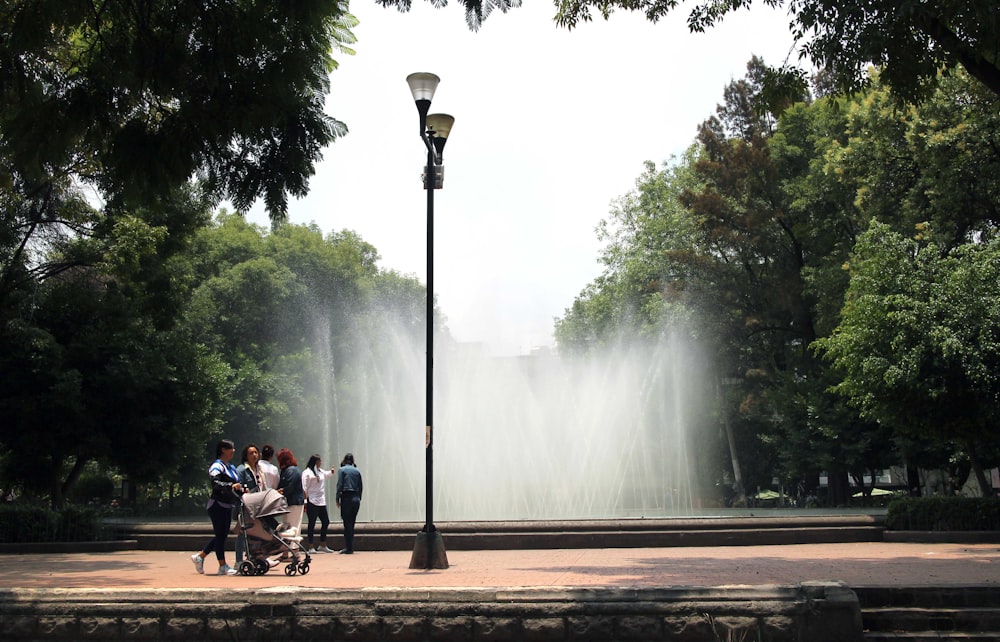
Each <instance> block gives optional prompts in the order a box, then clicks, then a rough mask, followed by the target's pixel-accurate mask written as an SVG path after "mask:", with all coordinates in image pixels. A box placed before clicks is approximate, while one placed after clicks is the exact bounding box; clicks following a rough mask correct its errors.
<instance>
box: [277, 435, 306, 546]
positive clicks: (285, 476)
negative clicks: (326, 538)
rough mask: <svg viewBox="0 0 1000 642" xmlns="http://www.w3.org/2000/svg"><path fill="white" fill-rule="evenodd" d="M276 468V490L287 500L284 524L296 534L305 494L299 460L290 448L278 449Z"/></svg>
mask: <svg viewBox="0 0 1000 642" xmlns="http://www.w3.org/2000/svg"><path fill="white" fill-rule="evenodd" d="M278 468H279V469H280V470H281V474H280V475H279V477H278V490H279V491H281V493H282V494H283V495H284V496H285V501H286V502H288V514H287V515H285V525H286V526H291V527H293V528H295V534H296V535H297V534H298V532H299V528H300V527H301V526H302V505H303V504H304V503H305V494H304V493H303V492H302V472H301V471H300V470H299V462H297V461H296V460H295V455H293V454H292V451H291V450H289V449H287V448H282V449H281V450H279V451H278Z"/></svg>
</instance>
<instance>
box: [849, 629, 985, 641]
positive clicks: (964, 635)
mask: <svg viewBox="0 0 1000 642" xmlns="http://www.w3.org/2000/svg"><path fill="white" fill-rule="evenodd" d="M864 639H865V640H866V641H869V640H870V641H872V642H874V641H877V640H893V641H895V642H904V641H905V642H940V641H941V640H961V641H962V642H997V640H1000V631H994V632H990V631H987V632H980V633H968V632H964V631H963V632H956V631H951V632H948V631H904V632H899V633H891V632H889V633H887V632H882V631H875V632H869V631H865V633H864Z"/></svg>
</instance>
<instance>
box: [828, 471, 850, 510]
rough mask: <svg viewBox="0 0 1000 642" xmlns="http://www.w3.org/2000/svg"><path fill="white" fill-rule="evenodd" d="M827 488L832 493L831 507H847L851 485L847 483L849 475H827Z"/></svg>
mask: <svg viewBox="0 0 1000 642" xmlns="http://www.w3.org/2000/svg"><path fill="white" fill-rule="evenodd" d="M827 488H828V489H829V491H830V496H829V504H830V506H846V505H847V496H848V490H850V483H849V482H848V481H847V473H844V472H841V473H829V472H828V473H827Z"/></svg>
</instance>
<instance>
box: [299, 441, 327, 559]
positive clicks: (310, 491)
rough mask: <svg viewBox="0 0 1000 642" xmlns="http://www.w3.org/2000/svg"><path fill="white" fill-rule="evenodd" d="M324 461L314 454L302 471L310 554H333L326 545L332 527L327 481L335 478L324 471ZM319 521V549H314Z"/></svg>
mask: <svg viewBox="0 0 1000 642" xmlns="http://www.w3.org/2000/svg"><path fill="white" fill-rule="evenodd" d="M322 464H323V460H322V459H320V457H319V455H318V454H313V456H312V457H310V458H309V463H308V464H306V469H305V470H303V471H302V491H303V493H305V496H306V521H307V522H308V526H307V528H306V533H307V537H308V542H309V552H310V553H332V552H333V551H332V550H330V547H328V546H327V545H326V533H327V529H328V528H329V527H330V513H329V512H328V511H327V508H326V480H327V479H329V478H330V477H332V476H333V472H332V471H329V470H323V467H322ZM317 519H319V522H320V527H319V547H318V548H314V547H313V535H314V533H315V530H316V520H317Z"/></svg>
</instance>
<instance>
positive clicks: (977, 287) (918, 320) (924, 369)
mask: <svg viewBox="0 0 1000 642" xmlns="http://www.w3.org/2000/svg"><path fill="white" fill-rule="evenodd" d="M923 232H924V228H923V226H921V229H920V230H918V231H917V234H916V238H913V239H910V238H906V237H904V236H903V235H901V234H898V233H896V232H894V231H892V230H891V229H890V228H889V226H887V225H885V224H883V223H878V222H875V221H873V222H872V224H871V227H870V228H869V230H868V231H867V232H866V233H865V234H864V235H862V237H861V238H860V239H859V241H858V244H857V246H856V248H855V251H854V257H853V258H852V260H851V263H850V269H851V281H850V286H849V288H848V292H847V299H846V302H845V305H844V310H843V313H842V320H841V323H840V325H839V326H838V327H837V329H836V331H835V332H834V333H833V334H832V335H831V336H829V337H826V338H823V339H820V340H818V341H817V342H816V343H815V347H816V349H817V350H819V351H820V353H821V354H822V355H823V356H824V357H825V358H826V359H827V360H829V361H830V362H831V363H832V364H833V365H834V367H835V368H836V369H837V370H838V371H839V372H840V373H842V375H843V380H842V381H841V383H839V384H838V385H836V386H835V387H834V389H835V390H836V391H837V392H839V393H841V394H843V395H844V396H846V397H847V398H848V399H850V401H851V403H853V404H855V405H856V406H857V407H858V408H859V409H860V410H861V412H862V414H863V415H864V416H865V417H868V418H869V419H872V420H875V421H879V422H881V423H883V424H886V425H889V426H892V427H893V428H894V429H895V430H897V431H898V432H899V433H901V434H902V435H905V436H909V437H913V438H923V439H928V438H930V439H934V440H937V441H940V442H946V441H949V440H957V441H958V442H959V443H961V444H962V445H963V446H964V447H965V448H966V451H967V454H968V456H969V459H970V461H971V463H972V468H973V471H974V472H975V474H976V478H977V481H978V483H979V485H980V489H981V491H982V493H983V495H984V496H988V495H989V493H990V492H991V488H990V484H989V482H988V480H987V479H986V477H985V475H984V474H983V466H982V457H981V455H982V453H984V452H988V448H989V447H991V446H992V444H993V443H994V440H993V431H994V427H995V425H996V422H997V420H998V418H1000V416H998V415H1000V405H998V403H997V400H998V399H1000V374H998V373H1000V242H998V241H996V240H992V241H990V242H989V243H985V244H966V245H962V246H960V247H958V248H955V249H954V250H951V251H943V250H942V248H941V247H939V246H938V245H937V244H935V243H926V242H924V241H922V240H921V238H922V236H923ZM991 454H992V453H991Z"/></svg>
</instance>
